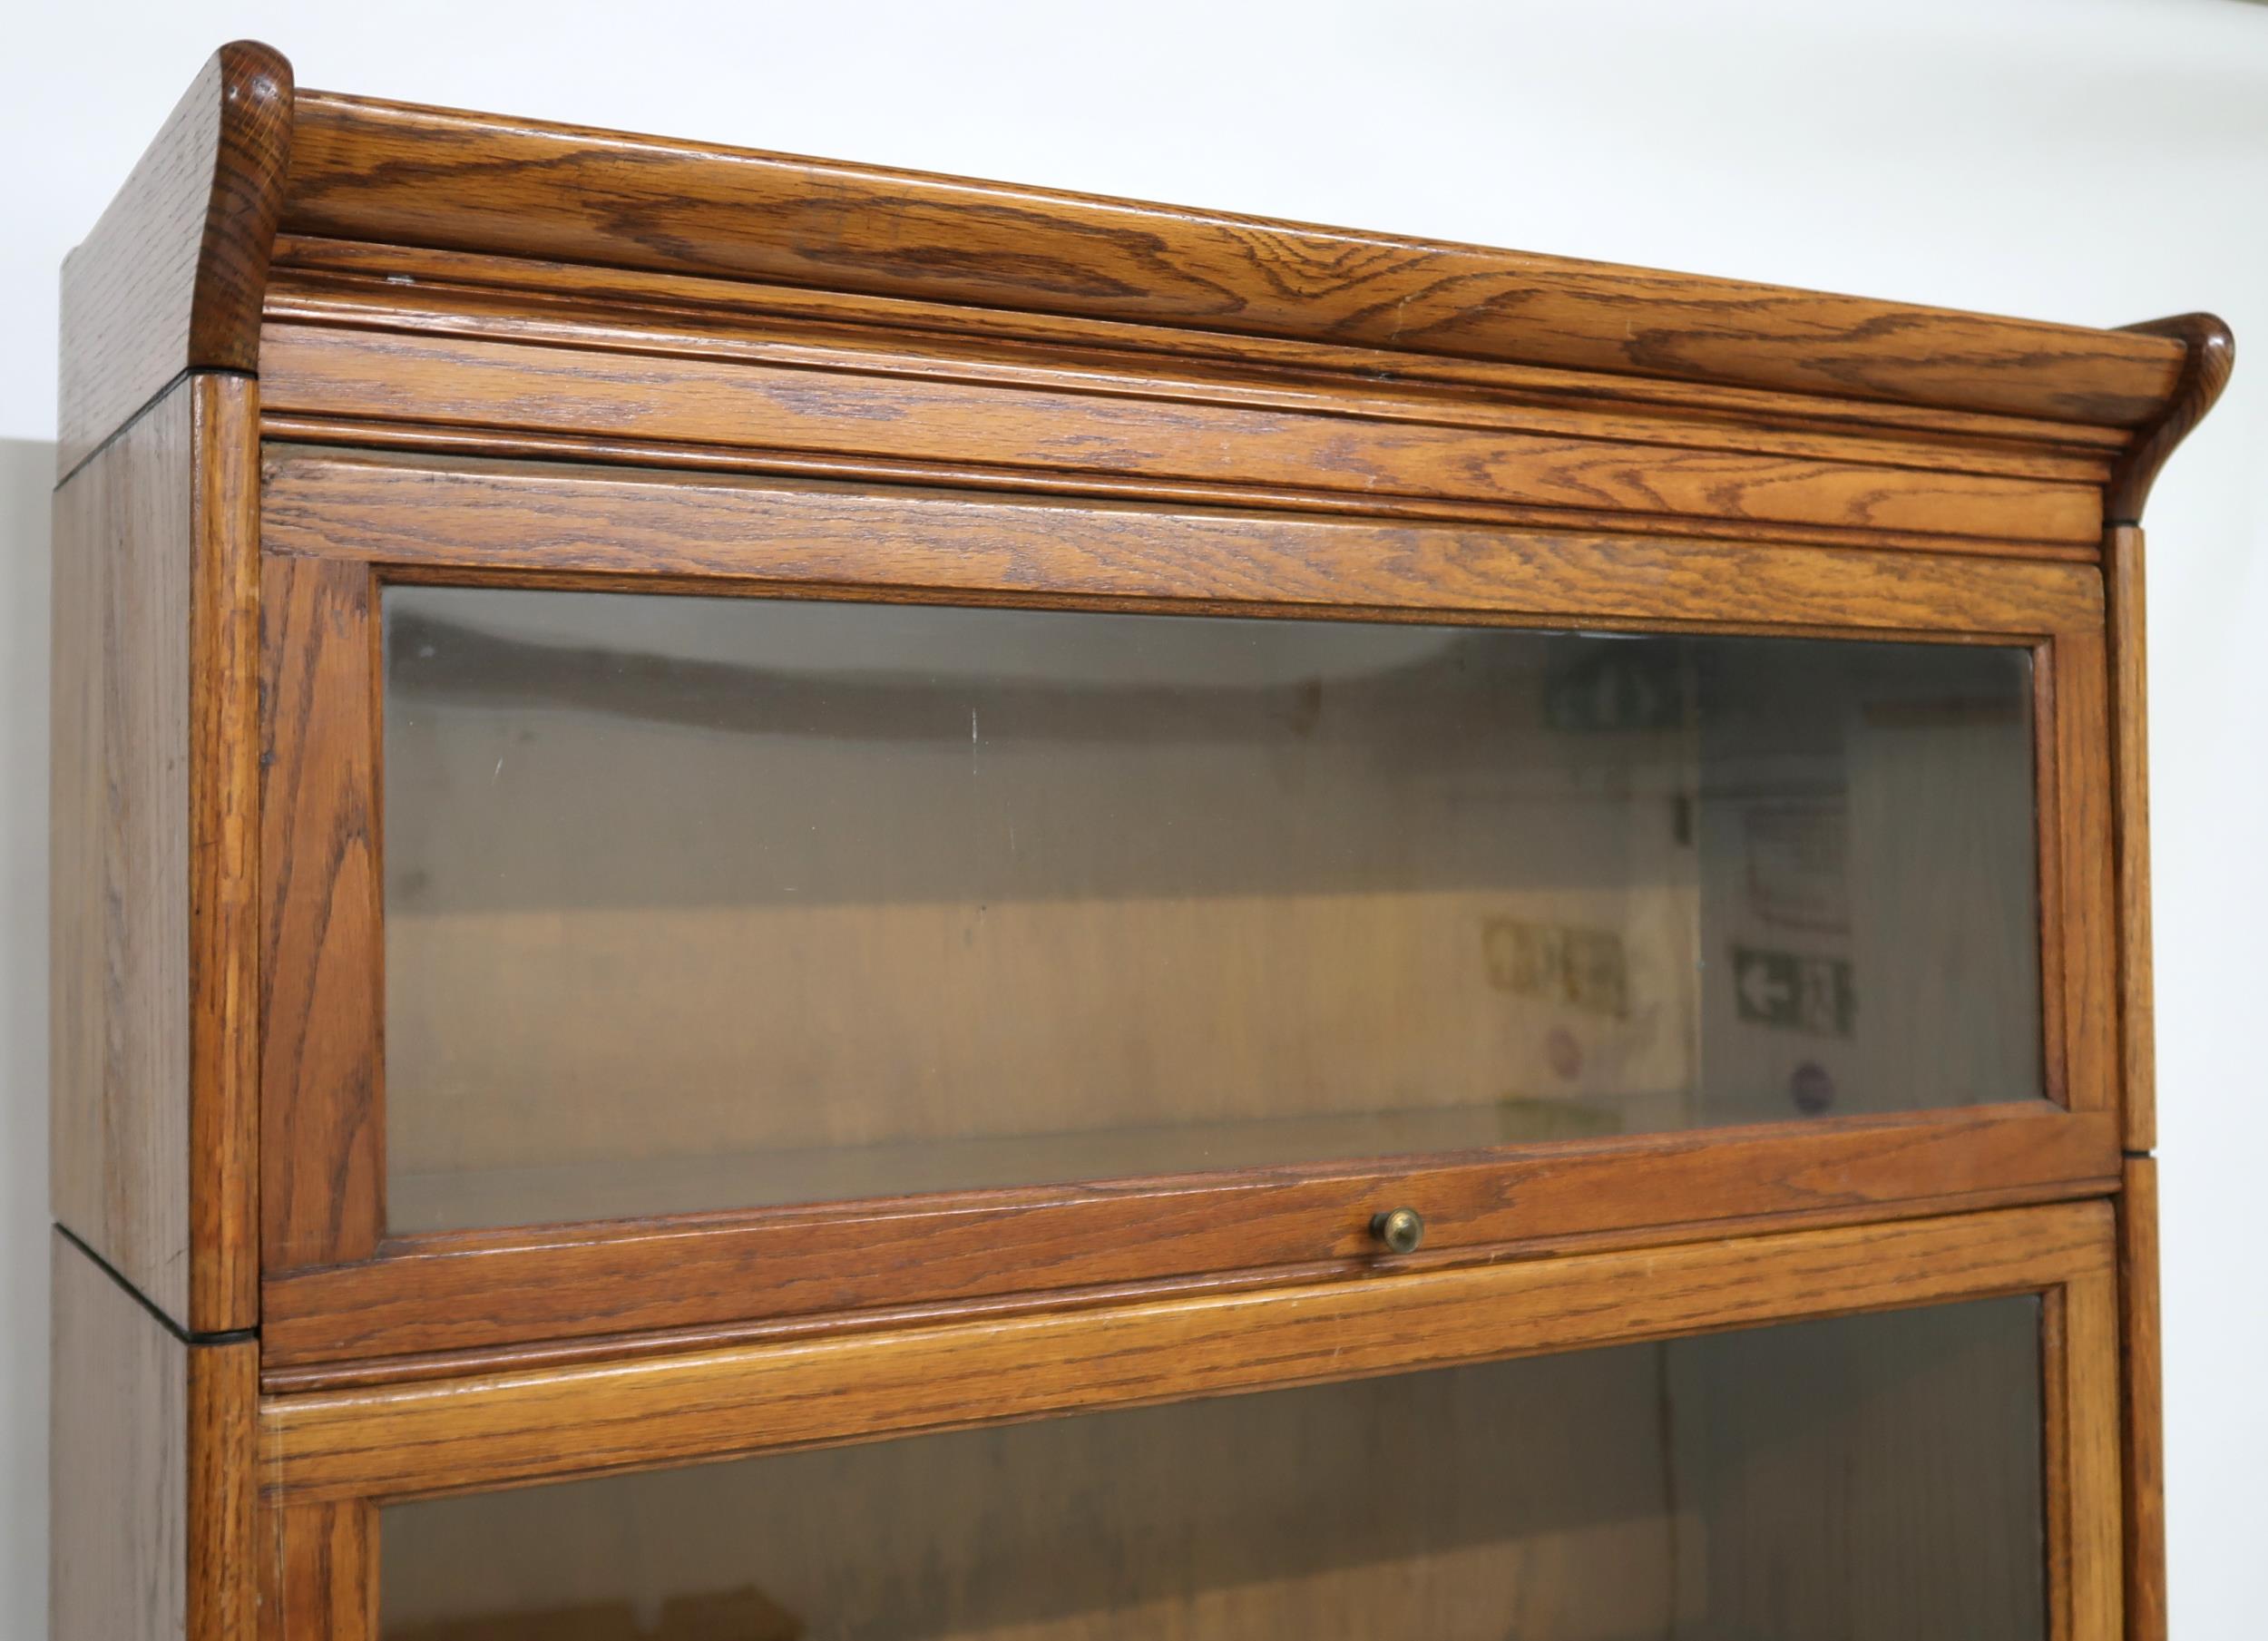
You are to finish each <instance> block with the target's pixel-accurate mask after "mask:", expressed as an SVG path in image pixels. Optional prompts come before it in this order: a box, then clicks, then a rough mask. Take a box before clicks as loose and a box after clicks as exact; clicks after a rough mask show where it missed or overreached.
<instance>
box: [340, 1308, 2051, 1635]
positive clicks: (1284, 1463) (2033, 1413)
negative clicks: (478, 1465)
mask: <svg viewBox="0 0 2268 1641" xmlns="http://www.w3.org/2000/svg"><path fill="white" fill-rule="evenodd" d="M2040 1374H2041V1364H2040V1339H2039V1303H2038V1300H2037V1299H2035V1298H2032V1297H2028V1296H2026V1297H2018V1298H2009V1299H1995V1300H1989V1301H1983V1302H1978V1303H1971V1304H1956V1305H1947V1306H1941V1307H1937V1308H1931V1309H1924V1310H1915V1311H1907V1312H1899V1313H1892V1314H1880V1315H1872V1316H1863V1317H1855V1318H1848V1319H1843V1320H1837V1321H1829V1322H1813V1323H1801V1324H1786V1325H1783V1326H1778V1327H1772V1328H1766V1329H1761V1330H1757V1331H1754V1332H1748V1333H1728V1334H1719V1335H1715V1336H1710V1337H1706V1338H1699V1339H1690V1340H1681V1341H1677V1342H1673V1343H1662V1344H1641V1345H1625V1346H1618V1347H1614V1348H1610V1349H1604V1350H1598V1351H1591V1352H1587V1353H1575V1354H1571V1355H1567V1356H1560V1357H1544V1358H1535V1359H1530V1360H1526V1361H1519V1362H1509V1363H1491V1364H1486V1365H1481V1366H1473V1367H1460V1368H1453V1369H1443V1370H1436V1371H1432V1372H1420V1373H1412V1374H1406V1375H1401V1376H1397V1377H1390V1378H1382V1379H1374V1380H1367V1381H1362V1382H1354V1383H1348V1384H1340V1385H1328V1386H1322V1387H1315V1388H1307V1389H1297V1390H1283V1391H1271V1392H1262V1393H1258V1394H1254V1395H1248V1396H1237V1397H1228V1398H1224V1399H1220V1400H1215V1401H1207V1402H1184V1403H1178V1404H1175V1405H1170V1406H1165V1407H1158V1408H1149V1409H1141V1410H1136V1411H1116V1412H1109V1413H1100V1414H1091V1415H1086V1416H1081V1417H1075V1418H1067V1419H1059V1420H1052V1421H1042V1422H1038V1423H1031V1424H1023V1425H1013V1426H1008V1427H1004V1428H1000V1429H994V1430H986V1431H969V1432H963V1433H956V1434H949V1435H937V1436H927V1437H921V1438H916V1439H912V1440H904V1441H890V1442H882V1443H876V1444H873V1445H867V1446H854V1447H847V1448H838V1449H832V1450H824V1451H811V1452H803V1453H793V1454H786V1455H780V1456H777V1457H769V1458H763V1459H758V1460H744V1461H741V1462H738V1463H734V1464H728V1465H719V1466H709V1467H701V1468H697V1469H692V1470H677V1471H662V1472H656V1473H651V1474H645V1475H636V1476H628V1477H617V1478H611V1479H607V1480H595V1481H588V1482H577V1483H570V1484H566V1485H559V1486H552V1487H546V1488H540V1489H534V1490H523V1491H515V1492H506V1493H500V1494H494V1495H480V1496H472V1497H465V1498H458V1499H443V1500H435V1501H428V1502H422V1503H413V1504H406V1505H398V1506H393V1507H389V1508H387V1509H385V1510H384V1512H383V1515H382V1518H381V1521H380V1538H379V1545H380V1552H379V1553H380V1567H381V1608H380V1611H381V1617H382V1626H381V1628H382V1635H383V1636H384V1637H385V1641H697V1638H698V1641H723V1638H725V1637H731V1638H732V1641H851V1638H853V1637H856V1638H858V1641H913V1638H914V1637H935V1636H956V1637H965V1638H972V1641H973V1638H978V1637H987V1638H1001V1641H1005V1638H1006V1637H1011V1636H1012V1637H1015V1638H1016V1641H1110V1638H1116V1637H1126V1638H1129V1641H1132V1638H1135V1637H1141V1638H1145V1641H1147V1638H1149V1637H1156V1636H1176V1637H1185V1638H1188V1641H1208V1638H1211V1637H1220V1638H1222V1641H1228V1638H1231V1637H1234V1638H1236V1641H1279V1638H1280V1641H1342V1638H1343V1641H1401V1638H1407V1641H1464V1638H1468V1637H1469V1638H1471V1641H1501V1638H1502V1637H1505V1636H1520V1637H1522V1638H1523V1641H1636V1638H1639V1637H1658V1638H1660V1641H1672V1638H1673V1637H1674V1638H1675V1641H1816V1638H1817V1637H1821V1636H1834V1637H1837V1638H1838V1641H1941V1637H1944V1636H1994V1637H1999V1638H2002V1641H2021V1638H2022V1637H2026V1636H2031V1637H2039V1636H2044V1635H2045V1633H2046V1614H2045V1603H2046V1596H2045V1587H2046V1552H2045V1548H2044V1547H2045V1538H2044V1527H2043V1506H2042V1496H2041V1488H2042V1480H2041V1478H2042V1472H2043V1456H2042V1455H2043V1445H2042V1437H2041V1417H2042V1413H2041V1405H2040V1389H2039V1387H2040Z"/></svg>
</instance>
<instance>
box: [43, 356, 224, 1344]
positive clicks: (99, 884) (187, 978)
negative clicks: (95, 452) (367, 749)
mask: <svg viewBox="0 0 2268 1641" xmlns="http://www.w3.org/2000/svg"><path fill="white" fill-rule="evenodd" d="M257 414H258V413H257V407H256V400H255V397H254V395H253V392H252V389H251V386H250V384H249V383H246V382H244V381H241V380H240V379H236V378H232V377H221V376H197V377H192V378H191V379H189V380H188V381H185V382H183V383H181V385H179V386H176V387H175V388H174V389H173V390H172V391H171V393H169V394H168V395H167V396H165V397H164V398H163V399H161V400H160V401H159V402H158V403H157V404H156V405H152V407H151V409H150V410H149V411H148V412H147V413H146V414H144V415H142V417H140V418H139V419H137V420H136V421H135V422H134V423H133V424H132V425H131V426H130V427H129V428H128V429H127V430H126V431H125V433H124V434H123V435H122V436H121V437H120V438H119V439H118V440H117V441H116V442H114V443H113V444H111V445H109V446H107V447H106V448H105V449H104V450H103V453H102V454H100V455H99V456H97V457H96V458H95V459H94V460H93V462H92V463H90V464H88V465H87V466H85V467H84V468H83V469H82V470H81V471H80V472H79V473H78V474H75V475H74V476H73V478H72V479H71V481H70V482H69V483H67V484H64V486H63V487H62V489H61V490H60V491H59V492H58V493H57V495H56V503H55V520H56V529H55V547H56V552H55V592H54V598H55V627H56V631H55V646H54V670H55V679H54V745H55V752H56V770H55V777H54V786H53V799H52V802H53V813H52V816H51V822H52V827H51V832H52V840H53V841H52V848H53V853H54V861H53V881H54V915H53V923H52V944H51V952H50V957H51V967H52V972H53V974H54V1002H53V1021H54V1037H53V1045H52V1046H53V1053H52V1063H53V1070H52V1072H51V1079H52V1081H51V1089H52V1126H53V1134H54V1139H53V1152H52V1174H51V1192H52V1196H53V1199H54V1212H55V1216H56V1217H57V1219H58V1220H60V1221H61V1222H62V1223H63V1224H64V1226H65V1227H67V1228H68V1229H69V1230H71V1231H72V1233H73V1235H75V1236H79V1237H81V1238H82V1239H83V1240H84V1241H85V1242H86V1244H87V1245H89V1246H90V1247H93V1248H94V1249H95V1250H96V1251H97V1252H99V1253H100V1254H101V1255H103V1258H105V1259H106V1260H108V1261H110V1262H111V1264H112V1265H113V1266H114V1267H115V1268H116V1269H118V1270H119V1271H120V1272H121V1273H122V1274H123V1275H125V1276H126V1277H127V1279H128V1280H130V1281H131V1282H132V1283H133V1284H135V1286H136V1287H137V1288H139V1289H140V1290H141V1291H142V1293H143V1294H147V1295H148V1296H149V1297H150V1299H151V1301H152V1304H156V1305H157V1306H158V1307H159V1308H160V1309H161V1310H163V1311H164V1312H165V1313H166V1314H168V1315H169V1316H171V1317H172V1318H173V1319H174V1321H175V1322H176V1324H178V1325H180V1326H182V1327H185V1328H189V1329H191V1330H192V1331H197V1332H210V1331H220V1330H226V1329H230V1328H236V1327H242V1326H246V1325H248V1324H249V1323H250V1322H251V1321H252V1320H253V1319H254V1317H255V1316H256V1314H257V1300H256V1296H255V1292H254V1287H255V1271H256V1265H255V1262H254V1255H253V1246H252V1240H253V1236H254V1234H255V1226H254V1221H255V1207H254V1198H253V1189H252V1181H251V1179H250V1178H249V1175H248V1172H247V1170H248V1169H249V1164H250V1158H251V1155H252V1150H251V1127H252V1123H253V1120H254V1111H255V1099H256V1095H255V1083H254V1079H253V1068H252V1054H253V1050H254V1035H253V1024H254V1017H255V1009H256V988H257V974H258V969H257V960H256V955H255V953H254V951H253V940H254V933H253V919H254V918H255V916H256V915H257V913H256V907H255V901H254V898H253V889H254V870H253V864H252V859H253V854H252V852H253V845H254V837H253V826H254V817H253V807H254V796H253V795H254V793H255V791H256V789H257V788H256V784H255V783H256V770H255V767H254V759H255V757H256V755H257V754H256V748H255V743H254V739H253V736H254V728H253V726H254V723H255V720H256V717H257V712H258V702H257V698H256V694H255V689H256V686H255V684H254V682H253V680H252V679H251V678H250V676H249V670H248V662H249V659H250V657H251V653H252V651H251V640H252V635H253V631H254V626H253V622H254V619H255V618H254V616H253V613H252V611H253V608H254V606H253V601H252V591H251V588H250V584H249V578H250V577H251V575H252V574H253V573H254V565H255V563H256V559H255V557H254V553H253V541H254V526H253V522H252V521H253V518H254V516H255V510H256V508H257V505H258V498H257V491H256V488H255V479H254V474H253V463H252V443H251V441H252V436H253V434H252V426H253V420H254V418H255V416H256V415H257ZM192 748H195V749H196V751H195V753H194V754H193V753H192Z"/></svg>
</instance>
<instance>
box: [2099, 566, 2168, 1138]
mask: <svg viewBox="0 0 2268 1641" xmlns="http://www.w3.org/2000/svg"><path fill="white" fill-rule="evenodd" d="M2143 562H2144V547H2143V539H2142V530H2141V527H2140V526H2139V525H2135V524H2118V525H2114V526H2113V527H2112V528H2111V529H2110V530H2109V532H2107V534H2106V536H2105V538H2104V543H2103V579H2104V583H2105V590H2106V591H2107V594H2108V600H2109V605H2110V669H2111V679H2110V713H2111V725H2110V739H2111V760H2110V761H2111V775H2112V779H2113V782H2114V784H2113V786H2112V788H2111V823H2112V825H2111V834H2112V847H2113V849H2114V850H2115V851H2116V855H2115V857H2114V860H2113V870H2114V873H2115V874H2116V879H2117V884H2118V913H2117V914H2118V1048H2119V1096H2120V1109H2121V1110H2122V1111H2123V1113H2124V1117H2125V1139H2124V1144H2125V1146H2126V1149H2127V1150H2129V1151H2147V1150H2150V1149H2152V1148H2154V1147H2155V1146H2156V1144H2157V1034H2156V1024H2155V1017H2154V1014H2153V1011H2152V1007H2151V993H2152V989H2153V984H2154V977H2153V968H2152V959H2151V951H2150V942H2151V931H2150V714H2149V706H2148V674H2149V645H2148V636H2147V628H2148V621H2147V618H2146V608H2145V602H2144V593H2143Z"/></svg>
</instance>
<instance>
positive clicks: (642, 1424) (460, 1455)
mask: <svg viewBox="0 0 2268 1641" xmlns="http://www.w3.org/2000/svg"><path fill="white" fill-rule="evenodd" d="M2113 1257H2114V1251H2113V1245H2112V1226H2111V1219H2110V1211H2109V1209H2108V1208H2107V1207H2106V1206H2103V1205H2100V1204H2072V1205H2064V1206H2054V1207H2041V1208H2023V1209H2011V1210H2008V1211H2005V1212H2002V1213H1997V1214H1979V1215H1966V1216H1958V1217H1955V1218H1951V1219H1941V1220H1917V1221H1910V1222H1907V1223H1904V1224H1901V1225H1898V1226H1871V1227H1853V1228H1843V1229H1833V1230H1817V1231H1803V1232H1795V1233H1792V1234H1788V1235H1784V1236H1755V1237H1744V1238H1735V1239H1725V1240H1720V1241H1716V1242H1711V1243H1700V1244H1692V1245H1685V1246H1681V1247H1677V1248H1669V1249H1663V1250H1658V1251H1651V1252H1648V1251H1635V1252H1629V1253H1615V1254H1599V1255H1570V1256H1568V1257H1565V1258H1559V1259H1546V1260H1536V1261H1530V1262H1524V1263H1519V1264H1512V1265H1494V1266H1481V1267H1477V1268H1470V1267H1469V1268H1461V1269H1454V1270H1443V1271H1429V1272H1421V1273H1414V1274H1404V1275H1391V1276H1380V1277H1375V1278H1371V1279H1367V1280H1364V1281H1359V1282H1349V1283H1338V1284H1323V1285H1319V1286H1312V1287H1292V1288H1275V1289H1270V1290H1266V1291H1263V1292H1258V1293H1252V1294H1226V1295H1210V1296H1200V1297H1196V1298H1186V1299H1176V1300H1165V1301H1158V1302H1153V1303H1149V1304H1130V1305H1127V1306H1123V1307H1110V1308H1102V1309H1097V1310H1091V1311H1084V1312H1076V1313H1070V1314H1060V1315H1046V1314H1041V1315H1032V1316H1021V1317H1014V1318H1009V1319H1005V1320H994V1321H983V1322H973V1323H963V1324H948V1325H944V1326H940V1327H934V1328H923V1329H912V1330H904V1331H898V1332H893V1333H859V1334H847V1335H843V1336H839V1337H835V1338H828V1339H820V1340H815V1341H808V1342H799V1343H782V1344H767V1345H754V1346H747V1347H742V1348H739V1349H728V1350H720V1351H712V1352H702V1353H693V1354H690V1355H684V1356H674V1357H667V1358H652V1359H646V1360H640V1361H634V1362H629V1363H615V1364H600V1363H591V1364H586V1365H582V1366H578V1367H572V1368H562V1369H552V1370H549V1371H545V1372H530V1373H510V1372H504V1373H496V1374H489V1375H473V1376H468V1377H464V1378H460V1379H448V1380H439V1381H435V1382H428V1383H424V1384H415V1385H395V1386H388V1387H386V1388H382V1389H368V1390H357V1391H342V1392H328V1393H313V1394H308V1395H302V1396H289V1397H277V1398H270V1399H269V1400H268V1401H267V1402H265V1403H264V1404H263V1406H262V1411H261V1430H262V1442H261V1452H262V1470H261V1474H262V1476H263V1478H264V1479H265V1481H266V1485H267V1487H268V1488H269V1491H270V1492H271V1493H273V1494H275V1495H277V1496H279V1497H280V1498H283V1499H292V1500H306V1499H345V1498H381V1499H384V1498H399V1497H406V1496H422V1495H428V1494H435V1493H443V1492H454V1491H464V1490H474V1489H484V1488H491V1487H497V1486H503V1485H508V1484H513V1483H517V1482H523V1481H533V1480H542V1479H544V1478H549V1477H560V1476H566V1475H571V1474H572V1475H597V1474H604V1473H608V1472H611V1471H616V1470H631V1469H640V1468H649V1467H653V1466H658V1465H665V1464H673V1463H687V1462H694V1461H699V1460H709V1459H716V1458H722V1457H727V1456H729V1455H733V1454H738V1453H748V1452H757V1451H773V1450H777V1449H783V1448H792V1447H797V1446H808V1445H812V1444H816V1443H826V1442H832V1441H844V1440H848V1439H864V1440H872V1439H875V1438H878V1437H882V1436H887V1435H897V1434H907V1433H911V1432H913V1431H925V1430H944V1429H955V1428H963V1427H966V1426H970V1425H973V1424H980V1423H987V1422H992V1421H1001V1420H1008V1419H1022V1418H1033V1417H1038V1416H1041V1415H1042V1414H1049V1413H1061V1412H1067V1411H1073V1410H1079V1409H1090V1408H1102V1407H1122V1406H1131V1405H1138V1404H1141V1403H1145V1402H1158V1401H1167V1400H1177V1399H1180V1398H1184V1397H1188V1396H1198V1395H1218V1394H1223V1393H1227V1392H1235V1391H1240V1390H1250V1389H1255V1388H1257V1387H1259V1386H1262V1385H1281V1384H1303V1383H1320V1382H1329V1381H1333V1380H1339V1379H1348V1378H1357V1377H1363V1376H1366V1375H1369V1374H1374V1373H1380V1372H1396V1371H1402V1370H1405V1369H1409V1368H1413V1367H1420V1366H1431V1365H1442V1364H1447V1363H1457V1362H1470V1361H1484V1360H1491V1359H1500V1358H1503V1357H1508V1356H1514V1355H1523V1354H1530V1353H1540V1352H1545V1351H1556V1350H1571V1349H1579V1348H1582V1347H1584V1346H1586V1345H1592V1344H1599V1343H1610V1342H1611V1343H1622V1342H1628V1341H1632V1340H1638V1339H1649V1338H1665V1337H1670V1336H1674V1335H1677V1334H1683V1333H1696V1332H1702V1331H1706V1330H1709V1329H1714V1328H1722V1327H1734V1326H1741V1325H1749V1324H1756V1323H1762V1322H1769V1321H1781V1320H1787V1319H1791V1318H1795V1317H1804V1316H1824V1315H1847V1314H1853V1313H1856V1312H1861V1311H1867V1310H1876V1309H1883V1308H1888V1307H1892V1306H1901V1305H1910V1304H1929V1303H1932V1302H1935V1301H1939V1300H1944V1299H1951V1298H1956V1297H1970V1296H1982V1295H1986V1294H2002V1293H2019V1292H2026V1291H2037V1290H2042V1289H2046V1288H2049V1287H2055V1286H2058V1285H2060V1284H2068V1283H2072V1282H2075V1281H2077V1280H2079V1279H2082V1278H2086V1277H2089V1276H2096V1277H2100V1278H2102V1279H2103V1280H2104V1282H2105V1283H2106V1284H2107V1276H2108V1273H2109V1270H2110V1268H2111V1262H2112V1259H2113ZM2105 1291H2106V1293H2107V1285H2106V1289H2105ZM2113 1343H2114V1344H2115V1342H2113ZM2110 1360H2112V1361H2115V1355H2114V1356H2113V1357H2112V1358H2110ZM2097 1365H2098V1366H2099V1365H2101V1364H2097ZM2105 1382H2106V1383H2108V1384H2111V1385H2113V1387H2114V1390H2115V1374H2111V1375H2109V1376H2108V1377H2107V1378H2106V1380H2105ZM2082 1401H2083V1402H2084V1403H2085V1411H2087V1414H2088V1416H2090V1417H2091V1416H2092V1414H2093V1412H2094V1411H2097V1410H2096V1409H2095V1402H2094V1401H2093V1400H2091V1399H2088V1398H2086V1397H2083V1398H2082ZM2110 1408H2111V1420H2112V1422H2111V1426H2110V1430H2109V1436H2110V1440H2111V1441H2112V1443H2113V1448H2112V1453H2113V1457H2114V1460H2115V1456H2116V1445H2115V1444H2116V1402H2115V1401H2114V1402H2112V1403H2111V1404H2110ZM562 1430H572V1431H574V1432H575V1437H574V1440H573V1441H572V1442H562V1441H560V1440H559V1438H558V1432H559V1431H562ZM2090 1440H2091V1436H2090ZM2113 1473H2114V1474H2115V1471H2114V1472H2113ZM2097 1480H2107V1478H2101V1477H2098V1478H2097ZM2114 1498H2115V1490H2114ZM2114 1509H2115V1505H2114ZM2113 1534H2114V1557H2113V1572H2114V1575H2115V1572H2116V1554H2115V1542H2116V1524H2115V1516H2114V1523H2113ZM2114 1588H2115V1587H2114Z"/></svg>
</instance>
